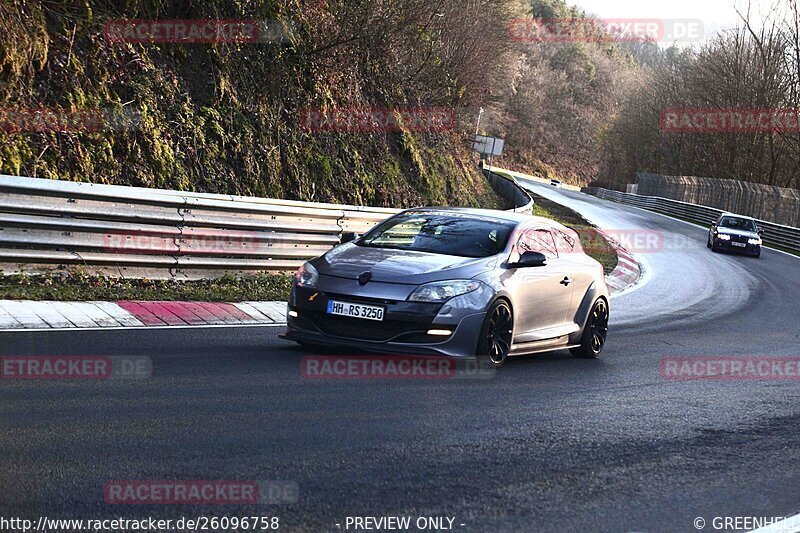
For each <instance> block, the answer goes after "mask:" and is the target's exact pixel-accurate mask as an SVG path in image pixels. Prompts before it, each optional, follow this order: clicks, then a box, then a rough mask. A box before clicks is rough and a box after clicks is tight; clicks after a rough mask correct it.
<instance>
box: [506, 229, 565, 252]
mask: <svg viewBox="0 0 800 533" xmlns="http://www.w3.org/2000/svg"><path fill="white" fill-rule="evenodd" d="M516 248H517V249H516V250H515V251H516V253H517V254H518V255H522V254H523V253H525V252H539V253H540V254H544V256H545V257H546V258H547V259H555V258H557V257H558V251H557V248H556V243H555V241H554V240H553V235H552V234H551V233H550V232H549V231H548V230H543V229H531V230H527V231H525V232H524V233H523V234H522V235H521V236H520V238H519V241H517V247H516Z"/></svg>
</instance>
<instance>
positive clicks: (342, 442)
mask: <svg viewBox="0 0 800 533" xmlns="http://www.w3.org/2000/svg"><path fill="white" fill-rule="evenodd" d="M533 187H534V190H535V192H537V193H540V194H543V195H547V196H548V197H550V198H552V199H554V200H556V201H559V202H562V203H564V204H566V205H569V206H570V207H572V208H574V209H576V210H577V211H579V212H581V213H582V214H584V215H585V216H586V217H587V218H589V219H590V220H592V221H593V222H595V223H597V224H598V225H600V226H601V227H605V228H608V229H612V230H615V229H616V230H624V229H634V228H637V229H646V230H653V231H659V232H662V233H663V234H664V243H665V244H664V246H663V249H662V250H660V251H653V252H652V253H648V254H640V257H643V259H644V263H645V267H646V268H647V275H648V278H647V280H646V283H644V284H643V285H642V286H641V287H640V288H638V289H637V290H634V291H632V292H628V293H625V294H623V295H621V296H619V297H618V298H615V299H614V300H613V302H612V306H613V308H612V313H613V318H612V329H611V332H610V338H609V343H608V346H607V352H606V354H605V356H604V358H603V359H601V360H599V361H584V360H575V359H572V358H571V357H570V356H569V354H568V353H556V354H550V355H544V356H532V357H524V358H518V359H514V360H512V361H510V362H509V364H508V365H507V366H506V367H504V368H503V369H502V371H501V372H499V373H498V374H497V375H496V377H494V378H493V379H489V380H474V381H469V380H467V381H411V380H409V381H324V382H323V381H314V380H307V379H303V378H302V377H301V375H300V363H301V360H302V359H303V357H305V356H307V355H309V352H306V351H304V350H303V349H300V348H298V347H295V346H293V345H291V344H289V343H286V342H283V341H280V340H279V339H278V338H277V334H278V331H277V330H276V328H231V329H229V330H219V329H216V330H203V329H201V330H191V331H189V330H175V331H169V330H167V331H158V332H143V331H126V332H119V331H109V332H91V333H87V332H79V331H76V332H53V333H25V332H19V333H3V334H0V354H2V355H24V354H28V355H44V354H75V355H144V356H148V357H150V358H151V359H152V362H153V376H152V377H151V378H149V379H145V380H138V381H125V380H114V381H104V382H99V381H93V382H89V381H84V382H55V381H35V382H32V381H17V380H2V381H0V394H2V398H3V400H2V404H0V405H2V408H1V409H2V411H1V412H0V429H2V431H0V446H2V449H3V451H4V453H3V454H2V455H0V486H2V487H3V488H4V490H3V491H2V493H0V516H29V517H30V516H33V517H35V516H38V515H40V514H46V515H47V516H49V517H65V518H66V517H75V518H90V517H107V516H124V517H144V516H163V517H173V518H174V517H179V516H190V515H197V514H205V515H228V516H233V515H238V516H243V515H245V514H248V515H252V514H254V513H255V514H265V513H271V514H275V515H278V516H280V517H281V519H282V523H283V524H284V528H285V530H287V531H322V530H325V531H335V530H336V528H335V524H336V523H342V521H343V520H344V519H345V517H346V516H354V515H371V516H375V515H398V514H402V515H412V516H418V515H424V516H430V515H444V516H449V517H455V524H456V527H455V529H456V530H460V531H531V530H535V531H670V532H672V531H696V529H695V527H694V520H695V518H696V517H703V518H704V519H705V520H706V521H707V523H708V524H709V526H710V524H711V523H712V520H713V518H714V517H716V516H786V515H789V514H795V513H796V512H797V511H799V510H800V489H798V487H800V466H798V463H797V461H796V460H795V457H797V455H798V453H800V408H798V405H800V389H799V388H798V382H797V381H774V382H772V381H759V382H742V381H703V382H676V381H666V380H664V379H662V377H661V376H660V374H659V361H660V360H661V358H662V357H664V356H695V355H733V356H743V355H753V354H764V355H784V356H800V343H799V342H798V341H800V320H798V310H797V306H798V302H800V288H799V287H798V283H797V282H798V280H800V260H798V259H797V258H794V257H790V256H787V255H784V254H781V253H778V252H774V251H771V250H765V251H764V254H763V256H762V259H761V260H754V259H750V258H745V257H736V256H729V255H718V254H713V253H712V252H710V251H709V250H707V249H706V248H705V246H704V238H705V234H704V231H703V230H702V229H699V228H697V227H694V226H692V225H689V224H685V223H682V222H678V221H675V220H672V219H669V218H666V217H663V216H661V215H658V214H654V213H649V212H646V211H641V210H638V209H635V208H631V207H627V206H622V205H619V204H614V203H610V202H606V201H604V200H600V199H597V198H593V197H589V196H584V195H581V194H579V193H572V192H567V191H563V190H556V189H550V188H547V187H541V186H533ZM679 243H684V244H679ZM111 479H117V480H120V479H122V480H125V479H133V480H141V479H239V480H242V479H245V480H251V479H255V480H270V479H282V480H294V481H296V482H297V483H298V484H299V486H300V500H299V502H298V503H297V504H294V505H289V506H285V507H268V508H263V507H261V508H250V507H235V508H232V507H214V508H208V507H206V508H197V507H189V506H119V505H116V506H111V505H107V504H106V503H104V501H103V495H102V487H103V484H104V483H105V482H106V481H108V480H111ZM459 524H464V526H460V525H459ZM707 530H711V528H710V527H709V528H707Z"/></svg>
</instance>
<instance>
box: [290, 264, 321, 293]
mask: <svg viewBox="0 0 800 533" xmlns="http://www.w3.org/2000/svg"><path fill="white" fill-rule="evenodd" d="M318 280H319V272H317V269H316V268H314V265H312V264H311V263H305V264H304V265H303V266H301V267H300V268H298V269H297V272H295V273H294V281H295V283H297V286H298V287H305V288H307V289H313V288H314V287H316V286H317V281H318Z"/></svg>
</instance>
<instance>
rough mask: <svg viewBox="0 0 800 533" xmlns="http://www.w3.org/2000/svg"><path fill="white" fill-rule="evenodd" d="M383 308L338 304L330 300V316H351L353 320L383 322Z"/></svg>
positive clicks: (346, 303)
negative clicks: (361, 319)
mask: <svg viewBox="0 0 800 533" xmlns="http://www.w3.org/2000/svg"><path fill="white" fill-rule="evenodd" d="M383 312H384V309H383V307H378V306H377V305H364V304H354V303H350V302H338V301H336V300H328V314H329V315H338V316H349V317H352V318H363V319H364V320H375V321H378V322H382V321H383Z"/></svg>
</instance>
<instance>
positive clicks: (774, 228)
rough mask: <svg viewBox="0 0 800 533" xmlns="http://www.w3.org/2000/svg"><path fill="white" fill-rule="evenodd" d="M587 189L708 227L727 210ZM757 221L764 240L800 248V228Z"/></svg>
mask: <svg viewBox="0 0 800 533" xmlns="http://www.w3.org/2000/svg"><path fill="white" fill-rule="evenodd" d="M583 192H585V193H588V194H591V195H593V196H597V197H599V198H604V199H606V200H612V201H614V202H619V203H622V204H627V205H633V206H636V207H641V208H643V209H647V210H649V211H655V212H657V213H663V214H665V215H670V216H674V217H677V218H682V219H684V220H688V221H690V222H695V223H697V224H702V225H704V226H710V225H711V223H712V222H714V221H715V220H716V219H717V218H718V217H719V215H720V214H722V213H723V211H722V210H720V209H716V208H714V207H707V206H704V205H696V204H690V203H686V202H679V201H678V200H670V199H669V198H660V197H657V196H640V195H638V194H628V193H624V192H619V191H612V190H609V189H603V188H598V187H586V188H584V189H583ZM757 222H758V226H759V227H760V228H761V229H762V230H764V240H765V241H767V242H768V243H772V244H775V245H778V246H782V247H784V248H790V249H793V250H800V228H794V227H790V226H783V225H780V224H775V223H772V222H767V221H764V220H758V221H757Z"/></svg>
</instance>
